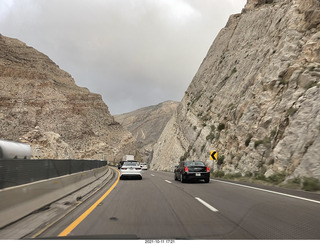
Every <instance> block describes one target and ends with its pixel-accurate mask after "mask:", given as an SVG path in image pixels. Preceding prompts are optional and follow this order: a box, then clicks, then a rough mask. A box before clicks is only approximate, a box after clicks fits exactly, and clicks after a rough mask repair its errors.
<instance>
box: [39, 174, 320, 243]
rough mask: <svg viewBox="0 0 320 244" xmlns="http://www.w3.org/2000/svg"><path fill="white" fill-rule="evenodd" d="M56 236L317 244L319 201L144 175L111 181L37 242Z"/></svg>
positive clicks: (319, 215)
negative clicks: (312, 242) (312, 243)
mask: <svg viewBox="0 0 320 244" xmlns="http://www.w3.org/2000/svg"><path fill="white" fill-rule="evenodd" d="M116 175H117V174H116ZM84 213H85V215H84ZM79 217H80V218H79ZM59 235H60V236H62V238H76V239H82V238H88V239H126V238H128V239H191V240H192V239H222V240H223V239H279V240H281V239H298V240H301V239H320V201H319V200H311V201H309V200H308V199H305V198H295V197H291V196H290V195H283V194H277V193H274V192H270V191H263V190H258V189H255V188H248V187H243V186H240V185H237V184H230V183H226V182H222V181H216V180H211V181H210V183H181V182H178V181H174V177H173V173H168V172H156V171H149V170H148V171H144V175H143V179H142V180H132V179H131V180H129V179H128V180H119V179H117V178H115V179H114V180H113V181H112V182H110V184H108V185H107V186H106V187H105V188H103V189H102V190H101V191H99V192H98V193H97V194H95V195H94V196H93V197H91V198H90V199H89V200H87V201H86V202H84V203H83V204H81V205H80V206H79V207H78V208H77V209H76V210H74V211H73V212H72V213H70V214H68V215H67V216H66V217H64V218H63V219H62V220H61V221H59V222H58V223H57V224H55V225H53V226H52V227H51V228H49V229H48V230H46V231H45V232H44V233H43V234H41V235H40V236H38V238H50V237H51V238H57V237H58V236H59Z"/></svg>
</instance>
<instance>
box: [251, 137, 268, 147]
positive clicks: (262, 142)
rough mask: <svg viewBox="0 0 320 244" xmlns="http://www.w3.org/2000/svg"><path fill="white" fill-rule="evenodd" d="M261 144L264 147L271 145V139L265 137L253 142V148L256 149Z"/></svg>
mask: <svg viewBox="0 0 320 244" xmlns="http://www.w3.org/2000/svg"><path fill="white" fill-rule="evenodd" d="M261 144H263V145H264V146H265V147H266V148H270V147H271V140H270V138H268V137H265V138H264V139H263V140H258V141H255V142H254V148H255V149H256V148H257V147H258V146H259V145H261Z"/></svg>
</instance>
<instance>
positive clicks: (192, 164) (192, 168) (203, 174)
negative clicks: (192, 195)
mask: <svg viewBox="0 0 320 244" xmlns="http://www.w3.org/2000/svg"><path fill="white" fill-rule="evenodd" d="M174 179H175V180H180V181H181V182H182V183H184V182H186V181H188V180H204V181H205V182H206V183H208V182H209V181H210V169H209V167H207V166H206V165H205V164H204V162H201V161H182V162H180V163H179V165H178V166H176V167H175V169H174Z"/></svg>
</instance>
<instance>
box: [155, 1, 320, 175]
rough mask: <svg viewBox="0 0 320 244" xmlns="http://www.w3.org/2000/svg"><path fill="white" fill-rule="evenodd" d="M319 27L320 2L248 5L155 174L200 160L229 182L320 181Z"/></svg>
mask: <svg viewBox="0 0 320 244" xmlns="http://www.w3.org/2000/svg"><path fill="white" fill-rule="evenodd" d="M319 24H320V2H319V1H318V0H273V1H272V0H248V2H247V4H246V6H245V7H244V9H243V11H242V13H241V14H235V15H232V16H231V17H230V18H229V20H228V22H227V24H226V26H225V28H223V29H222V30H221V31H220V33H219V34H218V36H217V37H216V39H215V40H214V42H213V44H212V46H211V47H210V49H209V51H208V53H207V56H206V57H205V59H204V60H203V62H202V64H201V66H200V68H199V70H198V71H197V73H196V74H195V76H194V78H193V80H192V82H191V84H190V86H189V88H188V89H187V91H186V92H185V96H184V97H183V99H182V101H181V104H180V105H179V108H178V109H177V113H176V114H175V115H174V116H173V117H172V118H171V120H170V121H169V122H168V124H167V126H166V128H165V130H164V132H163V133H162V135H161V136H160V138H159V140H158V142H157V144H156V145H155V147H154V153H153V159H152V163H151V166H152V168H154V169H167V170H172V169H173V167H174V165H176V164H177V163H178V162H179V160H180V159H200V160H203V161H205V162H206V163H207V164H209V165H210V166H212V167H213V168H214V169H215V170H218V169H220V170H223V171H224V172H225V173H230V174H235V173H241V174H242V175H245V174H257V173H258V174H263V175H265V176H266V177H268V176H271V175H274V174H278V173H282V174H284V175H285V176H286V178H287V179H288V178H293V177H303V176H308V177H316V178H320V150H319V149H320V80H319V78H320V26H319ZM210 150H216V151H217V152H218V160H217V161H214V162H213V161H211V160H210V158H209V152H210Z"/></svg>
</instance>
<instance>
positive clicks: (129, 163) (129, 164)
mask: <svg viewBox="0 0 320 244" xmlns="http://www.w3.org/2000/svg"><path fill="white" fill-rule="evenodd" d="M137 165H138V164H137V163H134V162H124V163H123V166H137Z"/></svg>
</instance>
